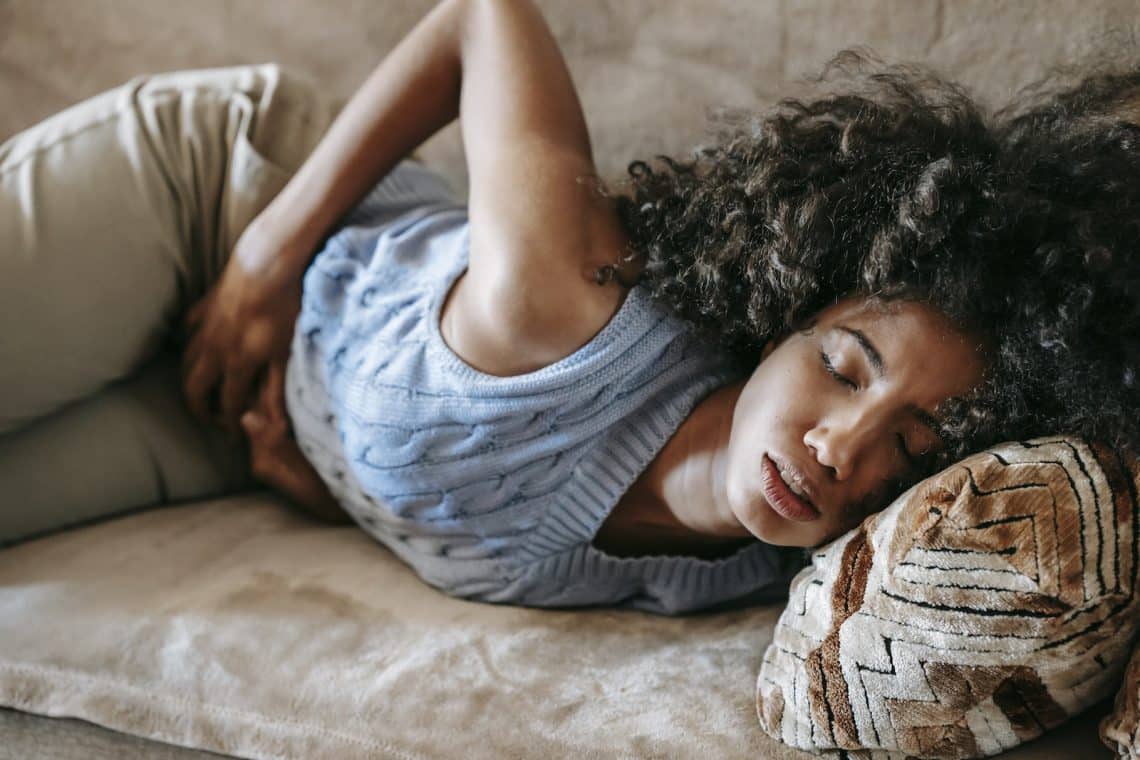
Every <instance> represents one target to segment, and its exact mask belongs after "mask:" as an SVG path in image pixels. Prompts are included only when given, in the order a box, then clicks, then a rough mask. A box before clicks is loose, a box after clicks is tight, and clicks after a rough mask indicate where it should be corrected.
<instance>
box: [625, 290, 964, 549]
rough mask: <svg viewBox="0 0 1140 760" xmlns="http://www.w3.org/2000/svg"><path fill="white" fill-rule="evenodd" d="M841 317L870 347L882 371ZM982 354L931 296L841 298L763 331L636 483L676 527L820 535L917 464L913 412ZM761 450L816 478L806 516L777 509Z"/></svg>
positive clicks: (958, 389) (933, 440) (919, 446)
mask: <svg viewBox="0 0 1140 760" xmlns="http://www.w3.org/2000/svg"><path fill="white" fill-rule="evenodd" d="M844 327H846V328H849V329H854V330H859V331H861V332H862V333H863V335H864V336H866V338H867V339H868V340H869V341H870V342H871V344H873V346H874V347H875V349H877V352H878V354H879V355H880V357H881V359H882V363H883V365H884V368H885V372H884V374H883V375H882V376H881V377H880V376H879V375H878V374H877V373H876V371H875V369H874V368H873V365H872V362H871V361H870V360H869V359H868V356H867V354H866V352H865V351H864V350H863V348H862V347H861V344H860V342H859V341H858V339H857V338H855V337H854V336H853V335H852V334H851V333H849V332H846V331H844V330H843V329H842V328H844ZM821 353H823V354H824V355H826V356H827V357H828V359H829V361H830V363H831V365H832V368H833V369H834V371H835V373H837V374H838V375H840V376H841V377H842V378H845V379H840V378H838V377H836V376H835V375H833V374H832V373H831V372H829V371H828V368H827V366H826V364H825V362H824V360H823V358H822V357H821ZM984 367H985V364H984V361H983V359H982V357H981V349H980V346H979V344H978V343H976V342H975V341H973V340H971V339H970V338H968V337H966V336H964V335H963V334H962V333H960V332H959V331H957V330H955V329H954V328H953V326H952V325H951V324H950V323H949V321H948V320H947V319H946V318H945V317H944V316H942V315H941V314H940V313H939V312H937V311H935V310H933V309H931V308H930V307H927V306H923V305H921V304H918V303H914V302H906V301H895V302H890V303H881V302H878V301H871V300H867V299H861V298H848V299H845V300H843V301H840V302H839V303H837V304H835V305H834V306H831V307H829V308H827V309H825V310H824V311H822V312H821V313H820V314H819V315H818V316H817V318H816V319H815V320H814V325H813V326H809V327H807V328H805V329H801V330H799V331H796V332H792V333H790V334H788V335H786V336H784V337H783V338H782V339H780V340H778V341H771V342H769V343H768V344H767V345H766V346H765V348H764V352H763V358H762V360H761V362H760V364H759V365H758V366H757V367H756V370H755V371H754V372H753V373H752V375H751V376H750V377H748V378H747V379H746V380H742V381H739V382H736V383H733V384H731V385H728V386H725V387H724V388H721V389H719V390H717V391H716V392H715V393H714V394H711V395H710V396H709V397H708V398H706V399H705V400H704V401H703V402H702V403H701V404H700V405H699V406H698V407H697V409H696V410H695V411H694V413H693V414H692V415H690V417H689V418H688V419H686V421H685V422H684V423H683V424H682V426H681V428H680V429H678V431H677V434H676V435H675V436H674V437H673V438H672V439H670V441H669V443H667V444H666V447H665V448H664V449H663V450H662V452H661V453H660V454H659V456H658V457H657V459H655V460H654V462H653V464H652V465H651V466H650V468H649V469H648V470H647V471H646V472H645V474H644V476H643V478H642V479H641V481H640V482H639V483H638V484H637V488H638V489H639V495H640V497H641V498H642V499H644V500H645V501H644V503H646V504H652V505H653V506H651V507H649V508H650V509H657V510H660V512H659V514H662V515H665V516H666V517H664V518H662V519H663V520H664V521H666V522H673V523H674V525H675V527H676V528H677V529H678V530H679V531H685V530H688V531H691V532H694V533H697V534H701V535H704V536H708V537H723V538H726V539H727V538H733V537H735V538H741V537H747V536H754V537H756V538H759V539H761V540H763V541H767V542H769V543H773V544H778V545H783V546H804V547H807V546H816V545H819V544H821V543H824V542H826V541H828V540H831V539H832V538H835V537H837V536H839V535H841V534H842V533H844V532H845V531H847V530H849V529H851V528H852V527H854V526H855V525H857V524H858V523H859V522H860V521H861V520H862V519H863V518H864V517H865V516H866V515H867V514H868V513H869V512H871V511H873V510H874V509H878V508H882V507H883V506H886V500H887V499H888V498H890V497H892V496H893V495H895V494H894V493H893V490H895V488H896V484H897V482H899V481H901V482H906V481H908V480H913V479H914V478H915V477H917V475H918V474H919V473H918V471H917V470H914V469H912V465H911V464H909V463H908V461H907V458H906V457H905V456H904V455H903V453H902V449H901V448H900V447H901V446H903V445H905V447H906V449H907V451H908V452H909V453H910V454H911V455H913V456H915V457H917V456H920V455H923V454H925V453H928V452H930V451H932V450H935V449H937V448H938V447H939V446H940V441H939V439H938V437H937V435H936V434H935V433H934V432H933V431H932V430H930V429H929V428H928V427H927V426H926V425H925V424H924V423H923V422H922V420H921V413H922V412H925V413H926V414H931V415H933V413H934V411H935V409H936V407H937V406H938V404H939V403H940V402H941V401H943V400H944V399H946V398H949V397H950V396H954V395H959V394H962V393H965V392H966V391H968V390H969V389H970V388H972V387H974V386H975V385H976V384H977V383H979V382H980V381H981V379H982V375H983V371H984ZM764 456H768V457H770V458H771V459H773V460H776V461H779V462H782V463H785V464H786V465H788V466H790V467H792V468H794V469H796V470H798V471H799V472H800V473H801V474H802V476H803V477H804V478H805V479H806V481H807V483H809V484H810V485H808V486H807V488H808V491H809V494H811V495H812V496H813V501H814V503H815V505H816V506H817V508H818V514H817V515H814V516H813V519H810V520H806V521H801V520H796V519H792V518H789V517H788V516H786V515H783V514H781V513H780V512H778V511H776V510H775V509H773V507H772V505H771V503H770V501H771V500H770V499H769V498H768V497H767V495H766V493H767V492H766V490H765V474H764V473H765V468H764V467H763V464H762V463H763V457H764Z"/></svg>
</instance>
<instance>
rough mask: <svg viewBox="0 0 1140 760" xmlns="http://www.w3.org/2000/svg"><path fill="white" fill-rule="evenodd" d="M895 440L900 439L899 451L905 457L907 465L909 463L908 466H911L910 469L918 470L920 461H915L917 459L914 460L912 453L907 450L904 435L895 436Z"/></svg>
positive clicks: (897, 434)
mask: <svg viewBox="0 0 1140 760" xmlns="http://www.w3.org/2000/svg"><path fill="white" fill-rule="evenodd" d="M895 438H897V439H898V442H899V451H900V452H902V455H903V459H905V460H906V463H907V464H908V465H910V468H911V469H912V470H913V469H917V468H918V460H917V459H915V458H914V457H913V456H912V455H911V453H910V452H909V451H907V448H906V438H904V437H903V434H902V433H896V434H895Z"/></svg>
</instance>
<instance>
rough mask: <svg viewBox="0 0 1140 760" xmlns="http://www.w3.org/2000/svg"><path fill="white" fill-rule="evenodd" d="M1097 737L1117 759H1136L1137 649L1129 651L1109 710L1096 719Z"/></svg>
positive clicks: (1139, 724)
mask: <svg viewBox="0 0 1140 760" xmlns="http://www.w3.org/2000/svg"><path fill="white" fill-rule="evenodd" d="M1100 738H1101V740H1102V741H1103V742H1104V743H1105V745H1106V746H1107V747H1108V748H1109V749H1111V750H1113V751H1114V752H1115V753H1116V756H1117V757H1119V758H1129V759H1130V760H1135V758H1140V648H1137V649H1136V650H1135V651H1134V652H1133V653H1132V659H1131V660H1129V661H1128V669H1127V670H1125V671H1124V684H1123V685H1122V686H1121V687H1120V691H1118V692H1116V702H1115V704H1114V705H1113V710H1112V713H1111V714H1109V715H1106V716H1105V717H1104V718H1103V719H1102V720H1101V722H1100Z"/></svg>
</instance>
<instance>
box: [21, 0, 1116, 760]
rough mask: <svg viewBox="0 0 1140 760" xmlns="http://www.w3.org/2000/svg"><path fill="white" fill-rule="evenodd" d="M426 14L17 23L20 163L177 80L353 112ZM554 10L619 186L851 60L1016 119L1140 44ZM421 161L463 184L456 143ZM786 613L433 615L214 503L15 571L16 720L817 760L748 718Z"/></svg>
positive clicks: (768, 5) (332, 542) (632, 7)
mask: <svg viewBox="0 0 1140 760" xmlns="http://www.w3.org/2000/svg"><path fill="white" fill-rule="evenodd" d="M431 5H432V0H391V1H390V2H384V3H381V4H378V3H375V2H359V0H322V2H319V3H314V2H312V0H275V1H274V2H250V1H249V0H198V1H197V2H193V3H185V2H178V1H177V0H51V2H43V0H0V103H4V104H5V106H6V107H5V108H2V109H0V139H2V138H4V137H7V136H9V135H11V134H14V133H15V132H17V131H18V130H20V129H22V128H24V127H27V126H29V125H31V124H34V123H36V122H37V121H39V120H41V119H43V118H46V117H48V116H49V115H51V114H53V113H55V112H57V111H59V110H61V109H63V108H64V107H66V106H68V105H70V104H72V103H75V102H78V101H79V100H81V99H82V98H85V97H88V96H91V95H94V94H96V93H99V92H102V91H104V90H106V89H108V88H111V87H115V86H117V85H120V84H122V83H123V82H126V81H127V80H128V79H130V78H132V77H134V76H136V75H139V74H146V73H153V72H159V71H174V70H179V69H192V68H202V67H209V66H231V65H235V64H241V63H261V62H267V61H281V62H283V63H285V64H287V65H289V66H292V67H296V68H297V69H298V70H299V71H301V72H302V73H304V74H307V75H308V76H309V77H310V78H311V79H314V80H315V81H318V82H320V83H322V84H323V85H324V86H325V87H326V88H327V89H328V91H329V92H330V93H331V94H334V95H339V96H342V97H343V96H347V95H349V94H351V92H352V91H353V90H354V89H355V87H357V86H358V85H359V84H360V82H362V81H363V79H364V77H366V76H367V74H368V73H369V72H370V71H371V70H372V68H373V67H374V66H375V64H376V62H377V60H378V59H379V58H380V57H381V56H382V55H383V54H384V53H385V52H387V51H388V50H389V49H391V47H392V46H393V45H394V44H395V43H396V42H397V41H398V40H399V39H400V38H401V37H402V36H403V35H404V34H405V33H406V32H407V30H408V29H410V28H411V26H412V24H414V23H415V22H416V21H417V20H418V19H419V18H420V17H421V16H422V15H423V14H424V12H426V10H427V9H428V8H429V7H430V6H431ZM540 5H541V6H542V8H543V11H544V13H545V14H546V16H547V18H548V19H549V21H550V23H551V26H552V28H553V29H554V32H555V35H556V36H557V38H558V39H559V42H560V43H561V45H562V46H563V50H564V52H565V53H566V55H567V58H568V60H569V64H570V67H571V70H572V73H573V75H574V79H575V81H576V83H577V84H578V86H579V88H580V92H581V96H582V101H583V105H584V107H585V110H586V115H587V119H588V121H589V123H590V125H591V136H592V139H593V143H594V146H595V150H596V154H597V157H598V162H599V165H600V168H601V170H602V173H603V174H604V175H607V176H613V175H615V174H618V173H620V172H621V170H622V168H623V167H624V166H625V164H626V163H627V162H628V161H629V160H631V159H633V158H642V157H646V156H650V155H652V154H654V153H657V152H675V151H681V150H684V149H687V148H688V147H690V146H691V145H692V144H693V143H695V142H697V141H699V139H700V137H701V124H702V120H703V118H704V113H705V110H706V108H708V107H710V106H715V105H722V104H728V105H751V104H753V103H755V102H765V101H769V100H771V99H772V98H774V97H775V96H777V95H778V94H779V93H781V92H783V91H784V81H785V80H786V79H788V78H790V77H795V76H799V75H801V74H804V73H806V72H810V71H815V70H817V69H818V67H819V66H820V65H821V64H822V62H823V61H824V60H825V59H826V58H827V57H828V56H829V55H831V54H832V53H833V52H834V51H835V50H837V49H838V48H840V47H843V46H846V45H850V44H858V43H866V44H870V45H872V46H874V47H875V48H876V49H878V50H879V51H880V52H881V53H883V54H885V55H887V56H891V57H898V56H902V57H909V58H916V59H921V60H927V61H930V62H932V63H934V64H935V65H938V66H940V67H942V68H943V69H944V70H946V71H947V72H949V73H951V74H953V75H955V76H957V77H959V78H960V79H961V80H962V81H963V82H964V83H966V84H967V85H969V86H971V87H974V88H976V89H977V91H978V92H980V93H981V94H982V95H983V96H984V97H985V98H986V99H987V100H989V101H990V102H1001V101H1002V100H1004V98H1005V97H1006V96H1007V95H1008V93H1009V92H1010V90H1011V89H1012V88H1014V87H1015V86H1017V85H1019V84H1021V83H1023V82H1025V81H1028V80H1029V79H1031V78H1034V77H1036V76H1039V75H1040V74H1041V73H1043V72H1044V71H1045V70H1046V68H1047V67H1048V66H1049V65H1051V64H1052V63H1054V62H1057V61H1063V60H1067V59H1069V58H1071V57H1072V55H1073V54H1075V53H1076V52H1078V51H1080V50H1081V49H1083V48H1087V47H1088V46H1089V43H1090V41H1091V40H1095V39H1096V38H1097V37H1098V36H1099V35H1100V34H1101V33H1102V32H1103V31H1105V30H1112V29H1116V30H1122V31H1123V32H1125V33H1127V32H1128V31H1129V30H1131V29H1133V28H1135V25H1136V23H1137V20H1136V14H1135V10H1136V6H1135V2H1134V0H1036V1H1034V2H1017V1H1011V0H1004V1H1002V2H996V1H994V0H868V1H867V2H845V1H844V0H796V1H795V2H788V1H787V0H754V1H749V2H742V1H740V0H713V1H712V2H693V1H692V0H585V1H584V2H568V1H567V0H540ZM423 155H424V157H425V159H426V160H427V161H428V162H429V163H431V164H432V165H434V166H436V167H438V168H440V169H441V170H442V171H443V172H444V173H445V174H446V175H447V176H448V177H449V178H451V179H452V180H453V182H454V184H455V185H456V187H459V188H462V187H463V186H464V185H463V162H462V153H461V150H460V142H459V135H458V130H457V129H456V128H455V127H451V128H449V129H447V130H444V132H443V133H442V134H441V135H440V136H439V137H438V138H437V139H435V140H433V141H431V142H430V143H429V144H428V145H427V146H426V147H425V149H424V151H423ZM64 476H65V475H64ZM5 496H6V494H5V492H4V484H3V483H0V501H2V500H3V499H4V498H5ZM778 612H779V610H778V609H776V608H771V609H762V610H754V611H751V612H747V613H739V614H738V615H729V616H716V617H713V618H708V619H703V618H699V619H698V618H695V619H691V620H658V619H649V618H646V617H643V616H639V615H636V614H618V613H613V612H605V611H596V612H589V613H537V612H533V611H525V610H507V609H499V608H486V607H479V606H477V605H470V604H466V603H460V602H454V601H452V600H447V599H444V598H442V597H440V596H439V595H438V594H436V593H435V592H433V591H431V590H430V589H428V588H426V587H424V586H423V585H422V584H420V583H419V582H418V581H416V580H415V579H414V578H413V577H412V576H411V575H410V574H409V573H408V572H407V571H406V570H405V569H403V568H402V567H401V566H399V565H398V563H396V562H395V561H394V560H393V559H392V558H391V557H389V556H388V555H386V554H385V553H384V552H383V551H382V550H378V549H377V547H375V546H374V545H373V544H371V543H370V542H367V541H366V540H365V539H364V537H363V536H361V535H359V534H358V533H356V532H354V531H353V529H350V528H344V529H329V528H316V527H314V526H313V525H311V524H310V523H307V522H305V521H303V520H302V519H301V518H297V517H293V516H291V515H289V514H288V513H287V512H284V511H283V510H282V509H281V508H280V507H279V506H278V505H276V503H270V502H267V501H266V500H264V499H257V498H241V499H230V500H226V501H210V502H202V503H201V505H200V506H187V507H185V508H182V507H180V508H175V509H165V510H160V511H156V512H153V513H149V514H143V515H139V516H136V517H132V518H128V519H125V520H121V521H117V522H113V523H107V524H105V525H100V526H96V527H92V528H89V529H84V530H83V531H80V532H77V533H74V534H67V535H61V536H57V537H54V538H51V539H46V540H42V541H37V542H35V543H33V544H29V545H27V546H24V547H21V548H18V549H13V550H11V551H8V552H2V553H0V657H3V658H6V661H7V663H8V665H6V666H5V667H3V668H0V704H7V705H12V706H17V707H19V708H21V709H24V710H28V711H32V712H41V713H44V714H48V715H77V716H82V717H84V718H86V719H88V720H92V721H95V722H98V723H101V724H103V725H107V726H111V727H114V728H118V729H120V730H123V731H130V732H134V733H138V734H140V735H143V736H152V737H155V738H160V739H168V740H170V741H173V742H177V743H181V744H188V745H196V746H201V747H208V748H212V749H216V750H218V751H222V752H233V753H239V752H240V753H242V754H244V755H245V756H247V757H271V756H272V757H278V756H286V757H314V758H320V757H352V756H361V755H363V754H365V752H366V749H367V748H368V747H369V746H375V745H376V743H377V742H384V741H388V742H392V743H394V744H397V745H399V746H404V747H407V748H408V749H407V754H412V755H419V756H425V757H449V756H455V755H457V754H460V753H462V754H463V755H464V756H475V757H498V756H507V757H511V756H514V757H520V756H526V757H535V756H543V755H544V754H546V755H548V756H556V757H582V756H590V755H593V756H606V757H612V756H621V755H623V754H624V755H629V756H652V755H654V754H657V755H659V756H670V757H684V756H691V755H694V754H697V753H702V754H704V755H705V756H706V757H707V758H714V757H715V758H733V757H745V756H747V757H751V758H757V757H761V758H771V759H773V760H781V759H783V758H792V757H797V758H799V757H807V756H806V755H803V754H802V753H799V752H796V751H794V750H789V749H787V748H785V747H782V746H781V745H779V744H777V743H776V742H774V741H772V740H770V739H768V738H767V737H765V736H764V735H763V734H762V733H761V732H760V729H759V727H758V725H757V721H756V717H755V714H754V709H753V706H752V704H751V691H752V687H753V685H754V678H755V674H756V671H757V669H758V668H759V663H760V654H761V653H762V651H763V649H764V646H765V645H766V643H767V642H768V640H769V638H770V636H771V625H772V624H773V623H774V621H775V619H776V615H777V614H778ZM381 619H383V620H384V621H386V622H385V623H384V624H383V625H381V624H379V623H378V622H377V621H378V620H381ZM251 633H252V634H253V635H252V638H243V635H245V636H248V635H249V634H251ZM306 652H308V653H310V654H313V655H314V656H313V657H312V658H311V659H309V660H305V659H304V656H303V655H304V654H305V653H306ZM388 653H391V654H388ZM400 657H409V658H411V659H410V660H408V661H407V662H403V663H402V662H401V660H400V659H399V658H400ZM302 662H305V663H308V664H309V665H310V667H311V669H312V672H309V670H308V669H302V668H300V667H298V663H302ZM361 662H363V663H366V664H365V665H364V666H360V663H361ZM686 663H688V664H689V666H690V667H688V668H687V669H686V668H684V667H682V665H683V664H686ZM346 665H351V666H354V667H358V668H360V669H358V670H356V671H351V670H350V671H346V674H345V675H344V677H343V678H344V680H343V683H345V684H350V683H351V682H352V681H353V680H354V679H355V680H356V681H357V682H364V683H366V685H367V686H368V687H369V688H370V689H371V690H370V691H368V692H366V693H365V692H363V691H357V690H353V689H351V688H347V687H346V688H345V689H344V690H343V691H342V690H341V688H340V685H341V683H342V680H341V676H340V668H341V667H344V666H346ZM362 670H363V671H367V672H366V673H362ZM678 672H680V673H682V674H683V675H682V677H681V679H679V680H670V679H671V676H672V675H673V674H676V673H678ZM353 673H355V674H356V675H353ZM701 679H705V682H701ZM362 688H363V687H362ZM361 694H363V696H361ZM262 697H264V699H262ZM362 718H363V721H364V722H361V719H362ZM611 721H612V723H611ZM459 729H462V731H461V732H460V733H457V734H455V735H450V732H454V731H458V730H459ZM51 737H52V734H51V733H50V732H45V734H44V735H43V736H40V737H37V739H36V740H35V741H28V742H27V743H25V744H23V745H20V746H18V747H17V746H16V745H15V744H11V743H8V740H9V739H10V737H9V736H7V735H5V734H3V732H2V730H0V758H3V759H4V760H7V758H8V757H12V758H15V757H19V758H21V759H23V758H27V757H34V756H35V754H32V753H31V752H26V751H22V750H23V748H25V747H30V748H35V750H36V751H37V753H39V754H41V756H42V754H43V753H44V751H45V750H44V748H45V747H47V746H48V744H49V742H50V741H51ZM317 737H319V739H318V738H317ZM357 739H360V741H361V742H364V743H363V744H361V743H359V742H357V741H356V740H357ZM369 742H371V743H372V744H371V745H369V744H368V743H369ZM309 750H311V751H309ZM1078 750H1079V751H1080V752H1081V753H1082V754H1081V757H1082V758H1085V759H1086V760H1094V758H1098V757H1102V756H1107V754H1108V753H1107V750H1101V751H1099V754H1098V748H1097V743H1096V739H1095V726H1094V725H1093V724H1092V723H1091V722H1088V723H1083V724H1081V725H1075V726H1064V727H1062V728H1061V729H1059V732H1058V733H1057V734H1056V735H1054V734H1053V733H1050V734H1049V735H1048V736H1046V737H1045V738H1044V739H1043V740H1039V741H1036V742H1031V743H1030V744H1028V745H1026V746H1024V747H1022V748H1020V749H1019V750H1015V751H1014V752H1011V753H1007V755H1006V756H1003V757H1005V758H1008V760H1015V759H1016V760H1030V759H1031V758H1032V760H1062V759H1064V760H1069V758H1072V757H1075V756H1076V752H1077V751H1078ZM5 752H11V753H15V754H8V755H5ZM338 753H339V754H338ZM354 753H355V755H354ZM375 754H378V755H383V754H385V753H383V752H377V753H375ZM53 756H54V755H53ZM121 756H125V754H124V755H121ZM85 760H87V758H85Z"/></svg>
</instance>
